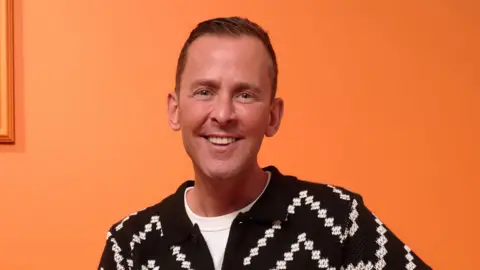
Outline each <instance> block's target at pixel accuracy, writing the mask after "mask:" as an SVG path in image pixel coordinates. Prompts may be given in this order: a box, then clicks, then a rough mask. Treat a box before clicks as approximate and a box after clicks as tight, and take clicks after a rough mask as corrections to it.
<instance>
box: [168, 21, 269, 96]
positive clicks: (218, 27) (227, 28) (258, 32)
mask: <svg viewBox="0 0 480 270" xmlns="http://www.w3.org/2000/svg"><path fill="white" fill-rule="evenodd" d="M208 34H211V35H230V36H242V35H247V36H252V37H255V38H258V39H259V40H260V41H261V42H262V43H263V45H264V46H265V48H266V49H267V52H268V54H269V56H270V59H271V61H272V68H271V77H272V78H271V79H272V99H273V98H274V97H275V95H276V92H277V78H278V66H277V57H276V55H275V51H274V49H273V46H272V43H271V42H270V37H269V36H268V33H267V32H266V31H265V30H264V29H263V28H262V27H261V26H259V25H258V24H256V23H254V22H252V21H250V20H248V19H247V18H241V17H219V18H214V19H209V20H206V21H203V22H201V23H199V24H198V25H197V26H196V27H195V29H193V30H192V31H191V32H190V35H189V36H188V39H187V40H186V41H185V43H184V44H183V47H182V50H181V51H180V56H179V57H178V62H177V72H176V74H175V91H176V92H177V93H178V91H179V90H180V82H181V80H182V75H183V70H184V69H185V64H186V62H187V54H188V49H189V48H190V45H192V43H193V42H194V41H195V40H196V39H197V38H199V37H201V36H204V35H208Z"/></svg>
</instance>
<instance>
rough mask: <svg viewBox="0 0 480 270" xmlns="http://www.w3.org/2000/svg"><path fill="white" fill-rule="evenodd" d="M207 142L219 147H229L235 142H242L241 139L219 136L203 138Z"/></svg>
mask: <svg viewBox="0 0 480 270" xmlns="http://www.w3.org/2000/svg"><path fill="white" fill-rule="evenodd" d="M203 138H205V139H206V140H207V141H209V142H210V143H211V144H214V145H219V146H227V145H230V144H232V143H234V142H237V141H239V140H241V138H235V137H219V136H203Z"/></svg>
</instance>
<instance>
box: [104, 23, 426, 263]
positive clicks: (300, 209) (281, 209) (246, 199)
mask: <svg viewBox="0 0 480 270" xmlns="http://www.w3.org/2000/svg"><path fill="white" fill-rule="evenodd" d="M277 73H278V70H277V61H276V56H275V52H274V49H273V48H272V45H271V43H270V39H269V36H268V35H267V33H266V32H265V31H264V30H263V29H262V28H261V27H260V26H258V25H257V24H255V23H254V22H251V21H249V20H247V19H243V18H239V17H230V18H216V19H212V20H208V21H204V22H202V23H200V24H199V25H198V26H197V27H196V28H195V29H194V30H193V31H192V32H191V34H190V36H189V38H188V40H187V41H186V43H185V45H184V47H183V49H182V51H181V53H180V57H179V60H178V67H177V74H176V87H175V91H174V92H173V93H170V94H169V95H168V117H169V119H168V120H169V123H170V126H171V128H172V129H173V130H174V131H181V134H182V139H183V143H184V147H185V149H186V152H187V154H188V155H189V157H190V158H191V160H192V164H193V168H194V172H195V176H194V177H195V178H194V181H186V182H185V183H184V184H182V185H181V186H180V187H179V188H178V190H177V191H176V192H175V193H174V194H172V195H171V196H169V197H167V198H166V199H164V200H163V201H161V202H160V203H158V204H156V205H154V206H150V207H148V208H146V209H144V210H142V211H139V212H137V213H134V214H132V215H130V216H128V217H126V218H124V219H123V220H121V221H119V222H118V223H116V224H114V225H113V226H112V228H111V229H110V231H109V232H108V234H107V242H106V246H105V249H104V252H103V254H102V257H101V261H100V265H99V269H103V270H113V269H117V270H119V269H142V270H143V269H169V270H173V269H196V270H201V269H205V270H207V269H209V270H213V269H215V270H218V269H228V270H234V269H329V270H332V269H408V270H411V269H431V268H430V267H429V266H427V265H426V264H425V263H424V262H422V261H421V259H420V258H418V257H417V255H416V254H414V253H413V252H412V251H411V250H410V249H409V248H408V247H407V246H406V245H405V244H403V243H402V242H401V241H400V240H399V239H398V238H397V237H396V236H395V235H394V234H393V233H392V232H390V231H389V230H388V229H387V227H386V226H385V225H384V224H383V223H382V222H381V221H380V220H379V219H377V218H376V217H375V216H374V215H373V214H372V213H371V212H370V211H369V210H368V209H367V208H366V206H365V205H364V204H363V201H362V198H361V197H360V195H358V194H356V193H353V192H350V191H348V190H346V189H343V188H341V187H335V186H331V185H324V184H318V183H313V182H307V181H304V180H300V179H297V178H295V177H293V176H287V175H283V174H282V173H281V172H280V171H279V170H278V169H277V168H276V167H274V166H269V167H266V168H261V167H260V166H259V165H258V162H257V153H258V152H259V149H260V146H261V144H262V140H263V138H264V137H265V136H268V137H271V136H274V135H275V133H276V132H277V131H278V129H279V127H280V122H281V119H282V115H283V101H282V99H280V98H278V97H276V89H277Z"/></svg>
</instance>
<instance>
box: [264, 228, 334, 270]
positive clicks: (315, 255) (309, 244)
mask: <svg viewBox="0 0 480 270" xmlns="http://www.w3.org/2000/svg"><path fill="white" fill-rule="evenodd" d="M297 239H298V240H297V242H296V243H294V244H292V245H291V249H290V251H289V252H286V253H285V254H284V258H283V260H281V261H277V263H276V267H275V268H271V270H280V269H282V270H283V269H287V263H288V262H289V261H293V257H294V255H295V253H296V252H298V251H300V247H302V246H303V247H304V248H305V250H307V251H311V253H312V257H311V258H312V260H315V261H318V268H320V269H327V270H335V267H329V264H328V259H327V258H325V257H322V256H321V252H320V250H315V249H314V247H313V246H314V244H315V243H314V242H313V241H312V240H309V239H307V234H306V233H302V234H300V235H299V236H298V238H297ZM302 243H303V244H304V245H301V244H302Z"/></svg>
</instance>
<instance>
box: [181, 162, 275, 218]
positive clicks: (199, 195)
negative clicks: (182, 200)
mask: <svg viewBox="0 0 480 270" xmlns="http://www.w3.org/2000/svg"><path fill="white" fill-rule="evenodd" d="M267 179H268V176H267V173H266V172H265V171H263V170H262V169H261V168H260V167H259V166H258V165H257V166H255V167H254V168H252V169H250V170H246V171H244V172H241V173H240V174H238V175H235V176H232V177H229V178H228V179H227V178H222V179H216V178H211V177H207V176H205V175H204V174H202V173H200V170H195V188H193V189H192V190H190V191H189V192H188V193H187V202H188V205H189V207H190V209H192V211H193V212H194V213H195V214H197V215H199V216H205V217H214V216H221V215H226V214H229V213H232V212H235V211H237V210H239V209H242V208H243V207H245V206H247V205H249V204H250V203H252V202H253V201H254V200H255V199H256V198H257V197H258V196H259V195H260V194H261V193H262V191H263V189H264V188H265V185H266V182H267Z"/></svg>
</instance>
